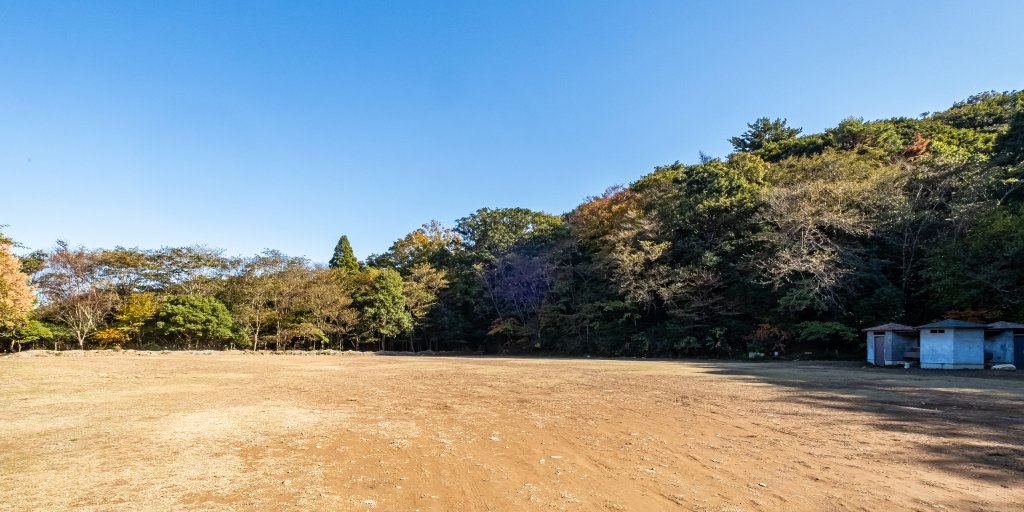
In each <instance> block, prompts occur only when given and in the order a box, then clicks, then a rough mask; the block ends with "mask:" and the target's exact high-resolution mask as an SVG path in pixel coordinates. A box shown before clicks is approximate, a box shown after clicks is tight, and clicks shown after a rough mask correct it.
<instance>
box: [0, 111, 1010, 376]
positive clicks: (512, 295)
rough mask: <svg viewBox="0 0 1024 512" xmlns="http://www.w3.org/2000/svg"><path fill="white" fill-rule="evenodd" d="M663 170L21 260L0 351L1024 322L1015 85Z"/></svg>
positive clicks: (435, 344)
mask: <svg viewBox="0 0 1024 512" xmlns="http://www.w3.org/2000/svg"><path fill="white" fill-rule="evenodd" d="M747 128H748V129H747V131H745V132H744V133H742V134H741V135H739V136H736V137H733V138H732V139H730V142H731V143H732V145H733V147H734V151H733V152H732V153H731V154H729V155H728V156H726V157H723V158H714V157H710V156H707V155H704V154H701V155H700V159H699V161H698V162H697V163H694V164H689V165H687V164H682V163H680V162H676V163H673V164H670V165H665V166H662V167H657V168H656V169H654V171H653V172H651V173H650V174H647V175H645V176H643V177H641V178H640V179H638V180H637V181H635V182H634V183H631V184H629V185H628V186H617V187H612V188H610V189H608V190H607V191H606V192H604V193H603V194H601V195H599V196H596V197H591V198H588V199H587V200H585V201H584V202H583V203H581V204H580V205H579V206H577V207H576V208H575V209H573V210H572V211H570V212H567V213H565V214H562V215H551V214H547V213H544V212H537V211H532V210H529V209H525V208H497V209H491V208H482V209H480V210H477V211H476V212H473V213H471V214H469V215H467V216H466V217H463V218H461V219H459V220H457V221H456V222H455V224H454V225H453V226H451V227H446V226H443V225H441V224H440V223H438V222H436V221H434V222H430V223H428V224H425V225H423V226H422V227H421V228H419V229H417V230H415V231H413V232H411V233H409V234H407V235H405V236H404V237H402V238H400V239H398V240H397V241H395V242H394V244H392V246H391V247H390V248H389V249H388V250H387V251H385V252H384V253H382V254H376V255H373V256H370V257H369V258H367V259H366V260H365V261H358V260H357V259H356V258H355V257H354V256H353V252H352V248H351V245H350V243H349V240H348V239H347V238H346V237H344V236H343V237H341V239H340V240H339V242H338V244H337V247H336V248H335V251H334V255H333V257H332V258H331V259H330V261H329V263H328V264H327V265H315V264H312V263H311V262H310V261H308V260H306V259H304V258H295V257H290V256H287V255H285V254H282V253H280V252H277V251H267V252H264V253H262V254H258V255H255V256H252V257H247V258H232V257H226V256H224V255H223V253H222V251H219V250H215V249H210V248H207V247H204V246H192V247H171V248H162V249H158V250H143V249H136V248H123V247H115V248H113V249H87V248H83V247H72V246H70V245H69V244H67V243H64V242H58V243H57V245H56V247H54V248H53V249H51V250H49V251H36V252H31V253H28V254H22V255H20V256H16V255H14V254H13V252H12V247H13V245H12V244H13V242H12V241H10V240H7V239H0V248H2V250H0V339H3V340H5V341H7V343H6V344H5V348H6V349H8V350H17V349H18V348H19V347H20V346H22V345H36V346H46V347H53V348H61V347H64V348H85V347H121V348H184V349H195V348H246V349H253V350H285V349H324V348H331V349H356V350H361V349H374V350H408V351H422V350H474V351H487V352H507V353H529V352H541V353H558V354H593V355H614V356H668V357H676V356H730V355H735V354H739V353H742V352H746V351H756V352H767V351H782V352H786V351H790V352H793V351H798V350H799V351H812V352H816V353H818V354H842V353H844V352H847V353H849V352H855V351H856V350H858V347H859V343H860V342H859V337H858V336H857V334H856V332H857V329H859V328H863V327H865V326H867V325H869V324H875V323H883V322H888V321H901V322H905V323H911V324H913V323H918V322H924V321H929V320H932V319H935V318H938V317H941V316H953V317H958V318H964V319H970V320H979V321H984V320H994V319H1006V320H1016V321H1022V320H1024V192H1022V190H1024V181H1022V179H1024V92H1005V93H996V92H988V93H982V94H978V95H975V96H972V97H970V98H968V99H967V100H964V101H961V102H957V103H955V104H954V105H953V106H952V107H951V108H949V109H947V110H945V111H942V112H937V113H925V114H922V115H921V116H919V117H917V118H905V117H900V118H891V119H883V120H876V121H865V120H863V119H859V118H848V119H845V120H843V121H842V122H840V123H839V124H838V125H837V126H835V127H833V128H830V129H827V130H825V131H824V132H821V133H816V134H810V135H802V130H800V129H799V128H795V127H791V126H789V125H788V124H787V121H786V120H785V119H769V118H761V119H758V120H756V121H755V122H753V123H751V124H749V125H748V127H747Z"/></svg>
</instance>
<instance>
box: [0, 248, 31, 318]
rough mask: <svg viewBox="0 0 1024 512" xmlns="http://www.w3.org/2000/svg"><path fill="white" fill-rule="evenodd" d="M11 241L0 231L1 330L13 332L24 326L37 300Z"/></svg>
mask: <svg viewBox="0 0 1024 512" xmlns="http://www.w3.org/2000/svg"><path fill="white" fill-rule="evenodd" d="M11 245H12V244H11V241H10V240H9V239H7V238H5V237H4V235H3V233H0V331H7V332H9V333H10V332H12V331H13V330H15V329H17V328H19V327H22V326H24V325H25V324H26V323H27V322H28V320H29V318H28V314H29V312H30V311H31V310H32V305H33V303H34V302H35V295H33V293H32V287H31V286H29V279H28V276H27V275H26V274H24V273H23V272H22V271H21V261H20V260H19V259H18V258H17V257H16V256H14V255H13V254H11Z"/></svg>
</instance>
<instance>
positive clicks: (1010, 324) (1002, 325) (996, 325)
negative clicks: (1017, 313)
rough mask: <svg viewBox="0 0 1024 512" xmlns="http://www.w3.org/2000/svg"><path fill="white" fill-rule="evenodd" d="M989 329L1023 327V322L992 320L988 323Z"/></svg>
mask: <svg viewBox="0 0 1024 512" xmlns="http://www.w3.org/2000/svg"><path fill="white" fill-rule="evenodd" d="M988 328H989V329H1024V324H1016V323H1013V322H992V323H990V324H988Z"/></svg>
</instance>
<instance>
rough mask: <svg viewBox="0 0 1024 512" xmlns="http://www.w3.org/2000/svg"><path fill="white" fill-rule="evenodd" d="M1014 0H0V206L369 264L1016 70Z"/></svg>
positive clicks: (5, 215)
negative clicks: (774, 136)
mask: <svg viewBox="0 0 1024 512" xmlns="http://www.w3.org/2000/svg"><path fill="white" fill-rule="evenodd" d="M1022 25H1024V2H1021V1H1019V0H1011V1H1004V2H998V1H970V2H968V1H962V2H944V1H934V0H932V1H906V2H899V1H857V2H853V1H850V2H843V1H835V2H832V1H824V2H823V1H820V0H819V1H813V2H812V1H808V2H782V1H772V2H767V1H765V2H754V1H750V2H727V1H713V2H712V1H707V2H683V1H672V2H644V1H621V2H603V1H596V0H585V1H551V0H544V1H536V2H533V1H524V0H516V1H506V2H490V1H471V2H428V1H415V2H389V1H360V2H355V1H353V2H343V1H340V0H337V1H326V2H311V1H299V0H296V1H279V2H257V1H245V2H239V1H187V2H186V1H168V2H139V1H126V2H115V1H93V2H80V1H71V2H48V1H42V0H30V1H24V2H12V1H9V0H0V179H2V181H0V183H2V184H3V185H2V186H3V190H2V194H0V224H8V225H9V227H8V228H6V232H7V233H8V234H9V235H10V236H13V237H14V238H15V239H16V240H18V241H19V242H21V243H22V244H24V245H26V246H28V247H29V248H33V249H39V248H49V247H52V245H53V242H54V241H55V240H57V239H58V238H60V239H65V240H68V241H69V242H71V243H73V244H84V245H86V246H89V247H112V246H114V245H118V244H120V245H125V246H129V247H130V246H139V247H152V248H155V247H160V246H162V245H184V244H193V243H206V244H208V245H211V246H214V247H221V248H224V249H226V250H227V252H228V253H229V254H252V253H255V252H257V251H260V250H262V249H264V248H277V249H281V250H283V251H285V252H287V253H289V254H292V255H305V256H308V257H309V258H311V259H313V260H314V261H321V262H322V261H326V260H327V259H328V258H329V257H330V253H331V251H332V249H333V247H334V244H335V242H336V241H337V238H338V236H339V235H341V234H347V235H349V237H350V239H351V240H352V244H353V246H354V248H355V251H356V254H357V255H358V256H360V257H365V256H367V255H368V254H370V253H373V252H380V251H383V250H385V249H387V247H388V246H389V245H390V243H391V242H392V241H393V240H394V239H396V238H398V237H400V236H402V235H404V234H405V233H407V232H409V231H411V230H413V229H415V228H416V227H418V226H419V225H420V224H422V223H424V222H427V221H429V220H431V219H437V220H439V221H441V222H442V223H444V224H446V225H451V224H452V223H453V221H454V220H455V219H457V218H459V217H461V216H463V215H466V214H468V213H470V212H472V211H474V210H476V209H477V208H480V207H485V206H487V207H505V206H523V207H528V208H533V209H538V210H545V211H548V212H551V213H560V212H563V211H567V210H569V209H571V208H572V207H573V206H575V205H576V204H578V203H579V202H580V201H581V200H582V199H584V198H585V197H586V196H589V195H594V194H598V193H600V192H602V191H603V190H604V189H605V188H606V187H608V186H610V185H614V184H625V183H629V182H631V181H633V180H635V179H636V178H638V177H639V176H641V175H642V174H644V173H646V172H649V171H650V170H651V169H652V168H653V167H654V166H656V165H660V164H666V163H671V162H673V161H675V160H681V161H683V162H693V161H695V160H696V159H697V154H698V151H704V152H705V153H708V154H711V155H714V156H724V155H725V154H727V153H728V150H729V145H728V143H727V142H726V140H727V138H728V137H730V136H732V135H736V134H739V133H741V132H742V131H743V130H744V129H745V123H746V122H749V121H751V120H753V119H755V118H757V117H760V116H772V117H775V116H779V117H787V118H788V119H789V121H790V124H793V125H796V126H802V127H803V128H804V130H805V132H813V131H819V130H821V129H824V128H826V127H829V126H833V125H835V124H836V123H837V122H838V121H839V120H841V119H842V118H844V117H847V116H849V115H857V116H863V117H865V118H869V119H873V118H880V117H890V116H894V115H906V116H916V115H918V114H920V113H921V112H925V111H935V110H941V109H944V108H946V107H948V106H949V105H950V104H951V103H952V102H953V101H956V100H960V99H963V98H966V97H967V96H969V95H970V94H973V93H976V92H980V91H985V90H992V89H994V90H1008V89H1020V88H1022V87H1024V61H1022V57H1021V55H1022V54H1021V49H1022V48H1024V30H1021V26H1022Z"/></svg>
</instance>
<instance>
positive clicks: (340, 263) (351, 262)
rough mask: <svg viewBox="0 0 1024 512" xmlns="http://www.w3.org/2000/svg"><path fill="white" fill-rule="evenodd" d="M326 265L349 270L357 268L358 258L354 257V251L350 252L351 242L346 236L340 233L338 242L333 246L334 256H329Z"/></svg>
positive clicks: (352, 270) (354, 270)
mask: <svg viewBox="0 0 1024 512" xmlns="http://www.w3.org/2000/svg"><path fill="white" fill-rule="evenodd" d="M327 265H328V266H330V267H331V268H340V269H342V270H347V271H349V272H356V271H358V270H359V260H357V259H356V255H355V253H353V252H352V244H350V243H349V242H348V236H346V235H341V238H339V239H338V244H337V245H335V246H334V256H331V261H329V262H328V263H327Z"/></svg>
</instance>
